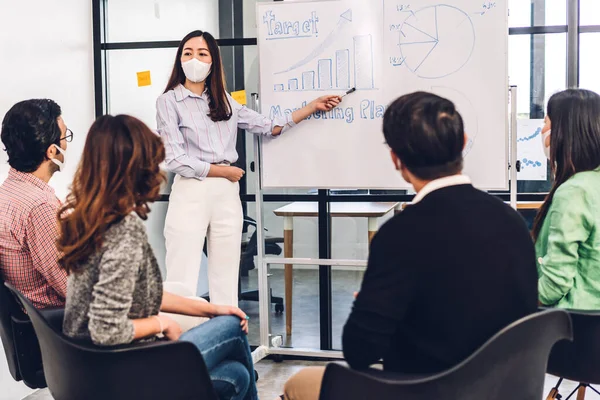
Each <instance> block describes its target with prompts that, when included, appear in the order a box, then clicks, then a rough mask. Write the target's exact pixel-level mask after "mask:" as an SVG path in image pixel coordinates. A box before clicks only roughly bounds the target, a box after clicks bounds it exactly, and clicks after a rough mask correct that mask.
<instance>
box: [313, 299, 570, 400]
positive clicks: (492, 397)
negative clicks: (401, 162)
mask: <svg viewBox="0 0 600 400" xmlns="http://www.w3.org/2000/svg"><path fill="white" fill-rule="evenodd" d="M563 339H569V340H570V339H572V329H571V321H570V318H569V315H568V313H566V312H564V311H562V310H549V311H544V312H542V313H536V314H533V315H530V316H528V317H525V318H523V319H521V320H519V321H517V322H515V323H513V324H511V325H509V326H508V327H506V328H505V329H503V330H502V331H500V332H499V333H498V334H496V335H495V336H494V337H493V338H491V339H490V340H489V341H488V342H487V343H485V344H484V345H483V346H481V347H480V348H479V349H478V350H477V351H476V352H475V353H474V354H473V355H471V356H470V357H469V358H467V359H466V360H465V361H463V362H461V363H460V364H459V365H457V366H456V367H454V368H451V369H450V370H448V371H444V372H442V373H439V374H435V375H432V376H428V377H424V378H418V379H414V378H413V379H411V378H407V377H406V376H405V377H404V378H402V375H401V374H392V373H389V372H387V371H384V372H377V371H369V372H359V371H353V370H350V369H348V368H346V367H343V366H340V365H337V364H332V365H330V366H328V367H327V369H326V371H325V376H324V379H323V386H322V389H321V397H320V398H321V399H322V400H329V399H348V400H352V399H364V398H377V399H382V400H387V399H389V400H391V399H399V398H409V399H411V400H420V399H423V400H425V399H427V400H430V399H444V400H459V399H460V400H481V399H486V400H504V399H512V400H530V399H541V398H542V396H543V390H544V378H545V372H546V366H547V362H548V355H549V353H550V350H551V348H552V346H553V345H554V344H555V343H556V342H557V341H559V340H563Z"/></svg>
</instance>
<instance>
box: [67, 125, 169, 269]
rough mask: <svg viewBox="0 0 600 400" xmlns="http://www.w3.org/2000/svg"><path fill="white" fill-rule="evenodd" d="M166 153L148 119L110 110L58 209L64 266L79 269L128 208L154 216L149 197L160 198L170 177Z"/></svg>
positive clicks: (94, 133)
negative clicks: (164, 164) (164, 166)
mask: <svg viewBox="0 0 600 400" xmlns="http://www.w3.org/2000/svg"><path fill="white" fill-rule="evenodd" d="M164 159H165V148H164V146H163V142H162V140H161V139H160V137H158V136H157V135H155V134H154V133H153V132H152V131H151V130H150V129H149V128H148V127H147V126H146V125H145V124H144V123H143V122H142V121H140V120H138V119H136V118H134V117H131V116H128V115H117V116H112V115H105V116H102V117H100V118H98V119H97V120H96V122H94V124H93V125H92V127H91V128H90V131H89V133H88V135H87V139H86V142H85V147H84V149H83V155H82V157H81V161H80V163H79V166H78V168H77V172H76V173H75V178H74V180H73V185H72V187H71V193H70V194H69V196H68V197H67V201H66V203H65V204H64V206H63V207H62V208H61V209H60V210H59V213H58V218H59V223H60V237H59V239H58V249H59V250H60V251H61V253H62V257H61V259H60V261H59V262H60V265H61V267H62V268H64V269H65V270H66V271H67V272H69V273H70V272H77V271H78V268H79V266H80V265H81V264H82V263H84V262H85V261H86V260H87V259H88V258H89V257H90V256H91V255H92V254H94V253H95V252H96V251H98V250H99V249H100V247H101V246H102V239H103V236H104V233H105V232H106V230H107V229H108V228H109V227H110V226H111V225H113V224H115V223H117V222H119V221H121V220H122V219H123V218H124V217H125V216H127V215H128V214H130V213H132V212H135V213H137V215H139V217H140V218H142V219H144V220H145V219H147V218H148V213H149V212H150V207H149V206H148V203H150V202H153V201H155V200H156V199H157V198H158V196H159V195H160V187H161V184H162V183H163V182H164V181H165V175H164V173H163V172H162V171H161V170H160V163H162V162H163V161H164Z"/></svg>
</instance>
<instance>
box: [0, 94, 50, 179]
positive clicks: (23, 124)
mask: <svg viewBox="0 0 600 400" xmlns="http://www.w3.org/2000/svg"><path fill="white" fill-rule="evenodd" d="M60 115H61V109H60V106H59V105H58V104H56V103H55V102H54V101H52V100H49V99H33V100H25V101H21V102H19V103H17V104H15V105H14V106H12V108H11V109H10V110H9V111H8V112H7V113H6V115H5V116H4V120H3V121H2V132H1V133H0V137H1V138H2V143H3V144H4V147H5V149H4V150H5V151H6V152H7V153H8V164H9V165H10V166H11V167H13V168H14V169H16V170H17V171H20V172H34V171H35V170H37V169H38V168H39V166H40V164H41V163H42V162H43V161H45V160H46V159H47V158H46V151H47V150H48V147H50V146H51V145H52V144H57V145H60V135H61V131H60V128H59V126H58V121H57V120H58V117H60Z"/></svg>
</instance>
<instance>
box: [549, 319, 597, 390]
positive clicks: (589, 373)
mask: <svg viewBox="0 0 600 400" xmlns="http://www.w3.org/2000/svg"><path fill="white" fill-rule="evenodd" d="M566 311H567V312H568V313H569V315H570V316H571V320H572V321H573V341H572V342H560V343H557V344H556V345H555V346H554V348H553V349H552V352H551V353H550V360H549V361H548V373H549V374H552V375H555V376H558V377H560V379H559V380H558V383H557V384H556V386H555V387H554V388H552V390H551V392H550V393H549V394H548V397H547V400H552V399H561V398H562V396H561V395H560V393H559V389H560V384H561V383H562V381H563V379H568V380H571V381H575V382H580V384H579V385H578V386H577V388H575V390H573V391H572V392H571V393H570V394H569V395H568V396H567V397H566V399H570V398H571V397H572V396H573V395H574V394H575V393H576V392H579V394H578V397H577V399H583V398H584V396H585V392H586V389H588V388H589V389H590V390H592V391H594V392H596V393H598V394H600V392H598V390H597V389H595V388H594V387H592V386H591V385H592V384H595V385H600V312H594V311H578V310H566ZM566 399H565V400H566Z"/></svg>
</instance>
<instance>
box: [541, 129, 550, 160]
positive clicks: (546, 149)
mask: <svg viewBox="0 0 600 400" xmlns="http://www.w3.org/2000/svg"><path fill="white" fill-rule="evenodd" d="M550 132H551V130H548V132H546V133H542V146H543V147H544V154H545V155H546V158H547V159H548V160H549V159H550V146H548V147H546V139H547V138H548V137H549V136H550Z"/></svg>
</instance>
